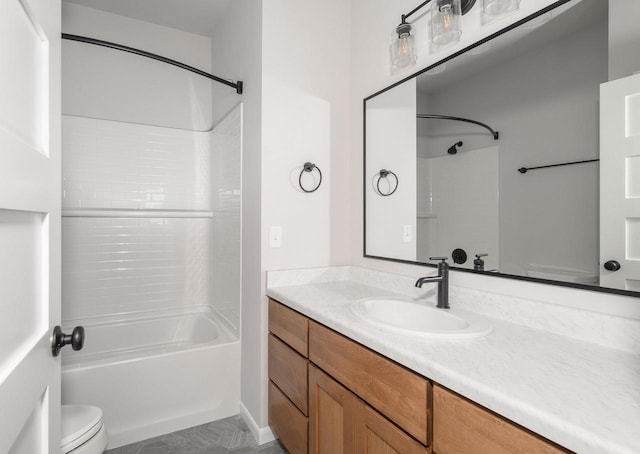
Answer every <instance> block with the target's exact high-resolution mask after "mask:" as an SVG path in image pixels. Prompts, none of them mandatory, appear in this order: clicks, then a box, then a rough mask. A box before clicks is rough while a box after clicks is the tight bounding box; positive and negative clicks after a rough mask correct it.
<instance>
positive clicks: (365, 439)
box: [354, 401, 431, 454]
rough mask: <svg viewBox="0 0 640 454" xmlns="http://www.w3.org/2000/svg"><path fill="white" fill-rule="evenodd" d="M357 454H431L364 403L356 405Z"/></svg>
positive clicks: (360, 402)
mask: <svg viewBox="0 0 640 454" xmlns="http://www.w3.org/2000/svg"><path fill="white" fill-rule="evenodd" d="M354 432H355V435H356V436H355V443H354V445H355V452H356V453H358V454H391V453H401V454H429V453H430V452H431V449H430V448H428V447H425V446H423V445H421V444H420V443H418V442H417V441H416V440H414V439H413V438H411V437H410V436H409V435H407V434H406V433H404V432H403V431H402V430H400V429H399V428H398V427H397V426H395V425H394V424H393V423H391V422H389V420H387V419H386V418H385V417H383V416H382V415H381V414H380V413H378V412H377V411H375V410H374V409H373V408H371V407H369V406H368V405H366V404H365V403H364V402H362V401H358V404H357V405H356V417H355V430H354Z"/></svg>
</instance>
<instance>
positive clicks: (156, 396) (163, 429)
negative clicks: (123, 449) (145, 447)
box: [62, 307, 240, 448]
mask: <svg viewBox="0 0 640 454" xmlns="http://www.w3.org/2000/svg"><path fill="white" fill-rule="evenodd" d="M77 325H82V326H84V328H85V337H86V339H85V346H84V348H83V350H81V351H78V352H74V351H73V350H71V349H70V348H69V347H67V348H66V349H65V350H64V353H63V355H62V401H63V403H65V404H88V405H96V406H98V407H100V408H102V410H103V415H104V422H105V424H106V426H107V430H108V432H109V448H115V447H118V446H122V445H125V444H128V443H133V442H135V441H139V440H143V439H146V438H150V437H154V436H157V435H161V434H164V433H169V432H172V431H175V430H179V429H183V428H186V427H190V426H194V425H198V424H202V423H205V422H208V421H214V420H216V419H220V418H224V417H227V416H231V415H234V414H237V413H238V412H239V405H240V341H239V340H238V336H237V334H236V333H235V332H234V331H233V329H232V328H231V327H230V325H228V324H227V322H226V321H225V320H224V319H222V318H221V317H220V316H218V315H217V314H216V313H215V312H213V311H212V310H211V309H209V308H208V307H196V308H190V309H182V310H169V311H163V312H145V313H137V314H128V315H125V316H122V315H119V316H109V317H96V318H91V319H84V320H69V321H66V322H64V328H65V332H70V331H71V330H72V329H73V327H74V326H77Z"/></svg>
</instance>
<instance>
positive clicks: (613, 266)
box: [604, 260, 620, 271]
mask: <svg viewBox="0 0 640 454" xmlns="http://www.w3.org/2000/svg"><path fill="white" fill-rule="evenodd" d="M604 269H605V270H607V271H618V270H619V269H620V262H618V261H616V260H609V261H607V262H604Z"/></svg>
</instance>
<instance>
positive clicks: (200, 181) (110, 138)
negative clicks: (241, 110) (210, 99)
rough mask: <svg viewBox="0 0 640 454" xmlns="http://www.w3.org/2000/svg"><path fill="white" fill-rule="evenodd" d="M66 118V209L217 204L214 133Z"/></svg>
mask: <svg viewBox="0 0 640 454" xmlns="http://www.w3.org/2000/svg"><path fill="white" fill-rule="evenodd" d="M62 121H63V128H62V131H63V137H62V142H63V153H64V155H63V156H64V159H63V169H62V173H63V209H67V210H68V209H102V208H111V209H138V210H141V209H157V210H173V209H181V210H210V209H211V191H210V175H209V171H210V168H209V160H210V153H211V133H210V132H199V131H187V130H182V129H171V128H163V127H157V126H147V125H139V124H132V123H122V122H117V121H108V120H97V119H91V118H82V117H74V116H68V115H63V119H62Z"/></svg>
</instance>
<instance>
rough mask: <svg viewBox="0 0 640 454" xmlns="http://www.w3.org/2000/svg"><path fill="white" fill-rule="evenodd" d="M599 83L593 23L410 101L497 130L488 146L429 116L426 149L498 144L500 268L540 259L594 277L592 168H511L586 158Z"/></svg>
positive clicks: (603, 28)
mask: <svg viewBox="0 0 640 454" xmlns="http://www.w3.org/2000/svg"><path fill="white" fill-rule="evenodd" d="M606 80H607V24H606V22H602V23H601V24H599V25H596V26H592V27H591V28H589V29H587V30H585V31H583V32H581V33H579V34H577V35H574V36H571V37H569V38H566V39H563V40H561V41H559V42H557V43H555V44H553V45H551V46H547V47H545V48H542V49H538V50H535V51H531V52H528V53H525V54H523V55H521V56H520V57H519V58H517V59H515V60H511V61H509V62H507V63H504V64H502V65H499V66H496V67H493V68H491V69H490V70H488V71H485V72H482V73H480V74H474V75H473V76H472V77H470V78H468V79H467V80H465V81H461V82H459V83H457V84H455V86H453V87H449V88H446V89H443V90H439V91H438V92H437V93H436V94H434V95H432V96H430V97H425V96H422V98H421V99H420V100H419V103H418V105H419V108H418V111H419V112H422V113H425V112H428V113H439V114H446V115H455V116H461V117H468V118H473V119H476V120H479V121H482V122H484V123H487V124H489V125H490V126H492V127H493V128H494V129H496V130H498V131H499V132H500V134H501V137H500V140H499V141H497V142H495V141H493V140H492V138H491V136H490V135H489V133H488V132H487V131H485V130H483V129H480V128H479V127H477V126H473V125H466V124H462V123H457V122H449V121H437V122H436V121H430V122H431V124H430V126H429V130H428V134H429V139H428V140H429V147H430V150H428V152H426V153H427V155H443V154H445V153H446V150H447V148H449V147H450V146H451V145H452V144H453V143H454V142H456V141H458V140H462V141H463V142H464V146H463V148H462V150H463V152H464V150H473V149H478V148H484V147H487V146H491V145H495V144H497V145H498V146H499V148H500V160H499V165H500V254H501V257H500V268H501V271H502V272H506V273H511V272H514V273H517V274H523V270H525V269H527V268H528V267H529V264H541V265H556V266H563V267H569V268H575V269H580V270H584V271H588V272H590V273H593V274H597V269H598V267H597V260H598V165H597V164H581V165H575V166H567V167H561V168H555V169H547V170H538V171H532V172H529V173H527V174H526V175H522V174H520V173H518V172H517V169H518V168H520V167H523V166H526V167H532V166H537V165H546V164H553V163H559V162H564V161H574V160H583V159H591V158H596V157H597V156H598V148H597V147H598V145H597V144H598V133H597V131H598V87H599V84H600V83H602V82H605V81H606ZM549 112H553V114H552V115H551V114H549ZM424 139H425V137H424V136H423V137H420V138H419V140H418V147H419V150H421V151H419V153H418V154H419V155H421V154H422V155H424V153H425V151H424V150H425V147H426V145H425V141H424ZM469 178H470V179H474V178H476V177H475V176H474V175H469ZM477 184H478V185H482V184H483V182H482V181H477ZM469 228H473V226H469Z"/></svg>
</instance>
